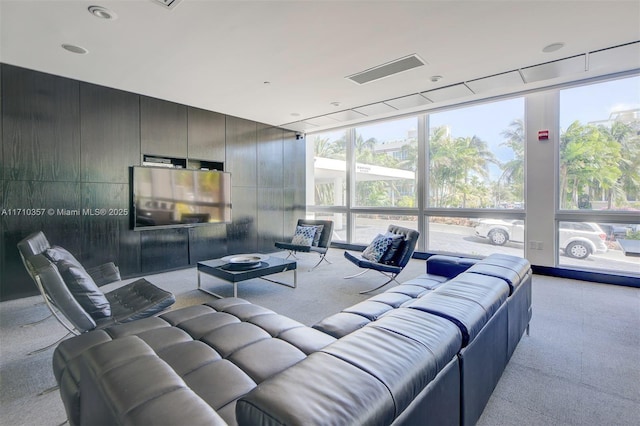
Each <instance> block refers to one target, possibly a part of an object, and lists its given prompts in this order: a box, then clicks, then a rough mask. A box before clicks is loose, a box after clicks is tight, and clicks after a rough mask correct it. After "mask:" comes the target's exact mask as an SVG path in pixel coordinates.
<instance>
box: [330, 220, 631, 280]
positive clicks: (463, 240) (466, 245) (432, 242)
mask: <svg viewBox="0 0 640 426" xmlns="http://www.w3.org/2000/svg"><path fill="white" fill-rule="evenodd" d="M394 223H396V222H394ZM398 225H400V226H403V225H406V226H408V227H411V228H415V223H407V224H402V223H398ZM379 226H380V225H379ZM379 226H360V227H358V228H357V230H356V241H363V242H364V241H371V240H372V239H373V238H374V237H375V236H376V235H377V234H378V232H379ZM382 226H384V225H382ZM337 234H338V236H339V237H341V238H342V239H344V235H343V234H344V232H342V233H341V232H340V231H337ZM429 247H430V249H431V250H433V251H443V252H451V253H465V254H469V255H475V256H488V255H490V254H491V253H504V254H511V255H514V256H524V245H523V244H521V243H513V242H508V243H507V244H505V245H504V246H494V245H492V244H490V243H489V242H488V241H487V240H486V239H484V238H479V237H476V236H475V233H474V229H473V228H471V227H468V226H455V225H443V224H436V223H433V224H431V225H430V233H429ZM559 264H560V266H575V267H578V268H588V269H600V270H606V271H614V272H622V273H627V272H631V273H634V274H640V257H629V256H625V255H624V254H623V253H622V250H609V251H608V252H607V253H602V254H593V255H591V256H589V257H588V258H586V259H574V258H571V257H568V256H566V255H565V254H564V253H563V252H562V251H561V252H560V258H559Z"/></svg>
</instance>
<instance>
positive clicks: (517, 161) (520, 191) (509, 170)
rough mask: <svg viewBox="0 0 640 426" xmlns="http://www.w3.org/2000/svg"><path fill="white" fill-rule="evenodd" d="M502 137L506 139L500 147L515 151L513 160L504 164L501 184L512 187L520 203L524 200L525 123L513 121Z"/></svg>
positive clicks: (518, 120)
mask: <svg viewBox="0 0 640 426" xmlns="http://www.w3.org/2000/svg"><path fill="white" fill-rule="evenodd" d="M501 135H502V136H503V137H504V138H506V140H505V141H504V142H502V143H501V144H500V146H506V147H508V148H511V150H512V151H513V159H512V160H509V161H507V162H506V163H504V164H502V166H501V168H502V175H501V176H500V179H499V182H505V183H507V184H508V185H510V187H511V192H512V193H513V195H514V196H515V198H516V199H517V200H518V201H521V200H522V199H523V198H524V142H525V134H524V123H523V121H522V119H521V118H518V119H515V120H513V121H512V122H511V123H510V124H509V128H507V129H506V130H504V131H503V132H502V133H501Z"/></svg>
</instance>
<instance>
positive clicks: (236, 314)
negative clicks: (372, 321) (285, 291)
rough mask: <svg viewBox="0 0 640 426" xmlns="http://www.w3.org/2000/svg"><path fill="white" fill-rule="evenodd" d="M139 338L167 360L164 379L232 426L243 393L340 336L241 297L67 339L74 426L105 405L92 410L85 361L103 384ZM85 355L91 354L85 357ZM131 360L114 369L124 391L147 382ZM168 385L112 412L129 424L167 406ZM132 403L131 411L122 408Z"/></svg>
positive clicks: (67, 394) (63, 351)
mask: <svg viewBox="0 0 640 426" xmlns="http://www.w3.org/2000/svg"><path fill="white" fill-rule="evenodd" d="M134 336H135V337H136V338H137V339H139V340H140V341H141V342H142V343H144V345H142V344H141V343H135V345H137V347H138V349H139V350H141V351H143V352H145V353H148V351H151V352H152V353H153V354H154V356H156V357H157V358H158V359H160V360H162V361H163V363H161V364H160V365H158V366H155V365H154V367H153V368H154V369H156V368H157V369H158V370H157V371H158V373H157V374H158V375H159V376H158V377H160V378H162V380H161V381H164V380H165V379H166V381H167V383H170V385H167V386H168V388H171V389H173V387H176V386H177V387H178V388H182V387H183V383H184V385H185V386H186V387H187V388H189V389H190V391H192V392H194V393H195V394H196V395H197V396H198V397H199V398H200V399H202V401H204V403H206V404H207V405H208V406H209V407H211V408H212V409H213V410H215V411H216V412H217V414H218V415H219V416H220V417H221V418H222V419H223V420H224V421H225V422H227V423H229V424H235V404H236V401H237V400H238V398H240V397H241V396H243V395H245V394H246V393H247V392H249V391H251V390H252V389H253V388H255V387H256V385H257V384H258V383H261V382H262V381H264V380H266V379H268V378H269V377H272V376H273V375H276V374H278V373H280V372H282V371H284V370H286V369H288V368H289V367H291V366H293V365H295V364H297V363H298V362H300V361H302V360H303V359H305V358H306V357H307V355H308V354H310V353H313V352H317V351H319V350H320V349H322V348H323V347H325V346H326V345H328V344H330V343H332V342H334V341H335V339H334V338H333V337H331V336H329V335H327V334H324V333H321V332H320V331H318V330H314V329H312V328H310V327H306V326H304V325H303V324H301V323H299V322H297V321H294V320H292V319H290V318H287V317H284V316H282V315H279V314H276V313H274V312H273V311H271V310H269V309H266V308H263V307H261V306H258V305H253V304H251V303H249V302H247V301H245V300H242V299H236V298H229V299H220V300H216V301H213V302H211V303H208V304H205V305H197V306H191V307H187V308H183V309H178V310H175V311H170V312H167V313H166V314H163V315H161V316H159V317H152V318H146V319H141V320H139V321H134V322H131V323H126V324H121V325H117V326H112V327H109V328H105V329H103V330H99V331H94V332H91V333H86V334H83V335H80V336H77V337H75V338H74V339H70V340H68V341H65V342H62V343H61V344H60V345H59V346H58V347H57V348H56V350H55V352H54V360H53V364H54V374H55V375H56V378H57V379H58V382H59V383H61V397H62V399H63V402H64V404H65V408H66V410H67V416H68V418H69V421H70V423H71V424H72V425H77V424H81V422H82V421H83V420H85V421H88V420H89V419H87V418H84V417H81V413H82V416H85V415H87V414H86V413H88V412H91V411H92V410H94V409H95V410H98V409H105V407H100V406H96V407H91V406H89V407H86V404H87V402H86V400H84V398H85V389H84V387H86V386H84V385H83V388H81V387H80V383H81V381H80V377H81V375H82V371H83V369H85V370H86V368H88V367H87V365H86V363H87V362H90V363H91V362H95V363H97V364H96V365H98V364H99V365H100V367H99V368H98V367H94V368H93V370H92V372H91V374H93V376H92V377H94V378H95V380H96V381H102V380H103V379H102V378H101V377H103V375H104V374H107V372H108V371H111V367H109V365H111V364H110V362H109V361H108V360H109V358H110V356H109V355H108V354H111V353H117V352H118V351H117V350H114V348H115V347H119V345H122V344H124V343H122V341H130V340H131V339H130V338H131V337H134ZM125 339H129V340H125ZM134 340H135V339H134ZM116 342H118V343H117V344H116ZM146 347H148V349H147V348H146ZM125 352H127V351H125ZM82 353H85V355H82V356H81V354H82ZM87 354H90V355H87ZM99 359H102V360H103V361H98V360H99ZM91 360H94V361H91ZM265 360H269V362H264V361H265ZM105 363H106V366H105V365H104V364H105ZM154 363H155V361H154ZM126 364H127V363H126V362H124V361H123V362H122V365H120V366H119V367H118V369H119V370H121V371H120V372H117V373H116V372H115V371H114V373H113V374H117V377H118V379H117V381H116V379H115V378H114V379H113V380H114V381H113V383H116V382H117V383H119V384H118V386H120V387H121V388H123V387H124V388H128V387H131V386H137V385H136V381H137V380H140V379H139V378H137V376H136V375H135V374H134V371H135V369H134V370H133V371H131V367H125V365H126ZM164 364H166V365H167V366H168V367H166V366H164ZM167 368H169V370H171V372H168V370H167ZM154 371H155V370H154ZM127 372H128V373H127ZM173 375H175V376H176V377H173ZM151 376H153V375H151ZM108 377H109V376H105V378H108ZM159 380H160V379H159ZM109 383H110V380H106V381H105V383H104V386H105V390H104V391H105V392H108V388H109V386H111V385H110V384H109ZM154 385H155V384H154ZM101 386H102V385H101ZM113 386H116V385H115V384H114V385H113ZM161 388H162V387H160V388H158V389H159V390H158V395H155V394H154V393H153V392H152V393H150V394H149V395H148V398H142V399H141V401H140V402H139V404H138V405H136V404H137V403H136V402H135V401H129V402H123V403H122V404H123V405H122V406H118V407H111V408H110V409H112V411H110V412H109V416H115V418H116V419H117V422H125V423H126V421H125V420H126V418H128V417H126V416H125V413H129V412H140V413H142V412H145V411H146V410H147V409H146V408H145V407H144V406H143V405H145V404H155V405H160V406H161V404H159V401H158V400H156V399H157V398H159V395H160V394H163V393H166V392H165V391H166V390H165V391H162V390H161ZM145 392H146V391H145ZM144 395H147V393H144ZM154 395H155V396H154ZM80 396H82V398H81V397H80ZM99 400H100V398H96V401H99ZM96 404H98V402H96ZM125 406H126V409H125V408H123V407H125ZM81 407H82V410H81ZM149 407H151V405H149ZM127 415H128V414H127ZM122 416H125V417H122ZM185 419H186V418H185ZM117 422H116V423H117ZM82 423H83V424H84V422H82Z"/></svg>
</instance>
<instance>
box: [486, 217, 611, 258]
mask: <svg viewBox="0 0 640 426" xmlns="http://www.w3.org/2000/svg"><path fill="white" fill-rule="evenodd" d="M475 231H476V236H478V237H482V238H487V239H488V240H489V242H490V243H491V244H494V245H498V246H501V245H504V244H506V243H507V242H509V241H513V242H517V243H523V242H524V222H523V221H522V220H502V219H480V220H479V221H478V225H477V226H476V228H475ZM606 239H607V234H605V233H604V231H603V230H602V228H600V226H598V225H597V224H595V223H590V222H560V238H559V243H560V249H562V250H563V251H564V253H565V254H566V255H567V256H569V257H574V258H576V259H586V258H587V257H589V255H590V254H593V253H604V252H606V251H607V246H606V244H605V241H606Z"/></svg>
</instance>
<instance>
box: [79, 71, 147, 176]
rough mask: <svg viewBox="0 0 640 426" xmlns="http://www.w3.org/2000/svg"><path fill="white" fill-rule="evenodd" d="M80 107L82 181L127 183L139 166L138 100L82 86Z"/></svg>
mask: <svg viewBox="0 0 640 426" xmlns="http://www.w3.org/2000/svg"><path fill="white" fill-rule="evenodd" d="M80 107H81V108H82V114H81V115H80V129H81V132H82V133H81V134H82V140H81V144H80V146H81V150H80V152H81V156H82V158H81V168H82V181H84V182H111V183H128V182H129V167H130V166H133V165H137V164H140V97H139V96H138V95H135V94H133V93H128V92H123V91H120V90H115V89H110V88H107V87H102V86H96V85H93V84H86V83H82V84H81V85H80Z"/></svg>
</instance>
